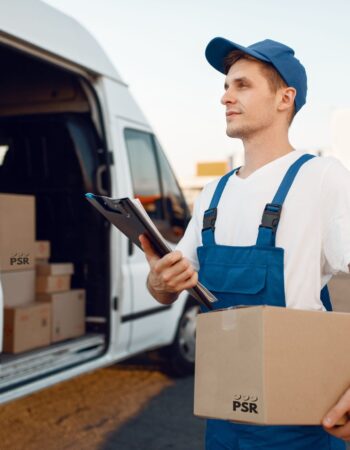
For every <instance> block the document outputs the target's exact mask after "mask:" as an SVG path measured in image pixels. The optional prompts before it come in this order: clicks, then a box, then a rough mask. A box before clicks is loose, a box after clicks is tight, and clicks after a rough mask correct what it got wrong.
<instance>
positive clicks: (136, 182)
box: [125, 129, 164, 220]
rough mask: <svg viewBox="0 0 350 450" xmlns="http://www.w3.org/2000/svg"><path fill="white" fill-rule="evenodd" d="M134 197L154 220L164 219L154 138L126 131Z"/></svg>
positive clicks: (141, 133)
mask: <svg viewBox="0 0 350 450" xmlns="http://www.w3.org/2000/svg"><path fill="white" fill-rule="evenodd" d="M125 139H126V146H127V150H128V155H129V162H130V171H131V178H132V184H133V190H134V196H135V197H136V198H138V199H139V200H140V201H141V203H142V205H143V207H144V208H145V210H146V211H147V213H148V214H149V216H150V217H151V218H152V219H156V220H157V219H158V220H162V219H164V211H163V205H162V196H161V189H160V180H159V173H158V168H157V159H156V155H155V151H154V146H153V141H152V136H151V135H150V134H148V133H143V132H140V131H136V130H131V129H126V130H125Z"/></svg>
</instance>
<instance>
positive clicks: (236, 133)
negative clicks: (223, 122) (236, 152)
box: [226, 127, 243, 139]
mask: <svg viewBox="0 0 350 450" xmlns="http://www.w3.org/2000/svg"><path fill="white" fill-rule="evenodd" d="M226 135H227V136H228V137H230V138H238V139H240V138H242V136H243V133H242V130H239V129H232V128H229V127H227V128H226Z"/></svg>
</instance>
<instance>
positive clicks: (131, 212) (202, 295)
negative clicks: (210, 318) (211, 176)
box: [85, 193, 217, 309]
mask: <svg viewBox="0 0 350 450" xmlns="http://www.w3.org/2000/svg"><path fill="white" fill-rule="evenodd" d="M85 197H86V199H87V200H88V201H89V202H90V203H91V204H92V205H93V206H94V207H95V208H96V209H97V211H99V212H100V213H101V214H102V215H103V216H104V217H105V218H106V219H107V220H108V221H109V222H111V223H112V224H113V225H114V226H116V227H117V228H118V230H120V231H121V232H122V233H123V234H125V235H126V236H127V237H128V238H129V239H130V240H131V241H132V242H133V243H134V244H135V245H137V246H138V247H139V248H140V249H141V250H142V247H141V243H140V241H139V235H140V234H145V235H146V236H147V237H148V238H149V240H150V242H151V244H152V246H153V248H154V250H155V251H156V252H157V253H158V255H159V256H160V257H162V256H164V255H166V254H167V253H169V252H171V251H172V249H171V248H170V247H169V246H168V245H167V243H166V241H165V240H164V239H163V237H162V235H161V234H160V233H159V231H158V230H157V228H156V227H155V225H154V224H153V222H152V221H151V219H150V217H149V216H148V214H147V212H146V211H145V210H144V209H143V208H142V206H141V208H140V207H138V206H137V204H135V202H134V201H133V200H131V199H130V198H128V197H125V198H119V199H114V198H110V197H104V196H102V195H95V194H91V193H88V194H85ZM188 292H189V293H190V294H191V295H192V297H194V298H195V299H196V300H197V301H198V302H199V303H201V304H203V305H204V306H206V307H207V308H208V309H213V306H212V303H214V302H216V301H217V298H216V297H215V296H214V295H213V294H212V293H211V292H210V291H208V289H206V288H205V287H204V286H203V285H202V284H201V283H199V282H198V283H197V285H196V286H195V287H194V288H192V289H189V290H188Z"/></svg>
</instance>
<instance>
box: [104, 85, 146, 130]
mask: <svg viewBox="0 0 350 450" xmlns="http://www.w3.org/2000/svg"><path fill="white" fill-rule="evenodd" d="M101 83H102V85H103V90H104V94H105V101H106V104H107V107H108V112H109V114H110V116H117V117H119V118H121V119H125V120H129V121H130V122H132V123H133V124H138V125H140V126H144V127H147V128H148V130H151V127H150V125H149V123H148V121H147V119H146V117H145V115H144V113H143V112H142V110H141V108H140V106H139V105H138V104H137V102H136V100H135V99H134V97H133V96H132V94H131V93H130V90H129V88H128V87H127V86H126V85H122V84H120V83H116V82H115V81H114V80H111V79H109V78H105V77H104V78H103V79H102V80H101Z"/></svg>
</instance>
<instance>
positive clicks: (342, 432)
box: [322, 388, 350, 441]
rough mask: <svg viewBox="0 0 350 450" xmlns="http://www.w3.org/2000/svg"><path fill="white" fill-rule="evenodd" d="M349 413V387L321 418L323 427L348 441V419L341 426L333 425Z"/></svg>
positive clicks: (349, 423)
mask: <svg viewBox="0 0 350 450" xmlns="http://www.w3.org/2000/svg"><path fill="white" fill-rule="evenodd" d="M349 413H350V388H349V389H348V390H347V391H346V392H345V394H344V395H343V396H342V397H341V399H340V400H339V401H338V403H337V404H336V405H335V406H333V408H332V409H331V410H330V411H329V412H328V413H327V414H326V416H325V417H324V419H323V422H322V423H323V427H324V429H325V430H326V431H327V432H328V433H330V434H332V435H333V436H336V437H338V438H340V439H344V440H345V441H350V419H349V418H348V420H347V422H346V423H345V424H344V425H341V426H335V424H336V423H337V422H338V420H340V419H342V418H343V417H348V414H349Z"/></svg>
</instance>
